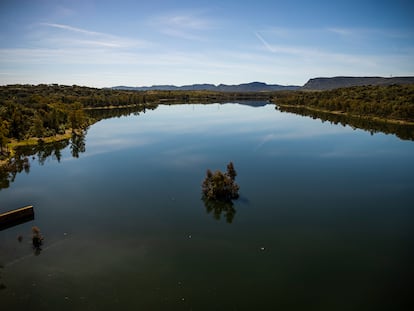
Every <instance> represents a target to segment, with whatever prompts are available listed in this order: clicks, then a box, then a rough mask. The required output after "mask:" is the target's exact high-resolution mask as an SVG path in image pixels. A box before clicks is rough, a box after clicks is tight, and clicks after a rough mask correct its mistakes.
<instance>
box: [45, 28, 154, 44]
mask: <svg viewBox="0 0 414 311" xmlns="http://www.w3.org/2000/svg"><path fill="white" fill-rule="evenodd" d="M40 25H41V26H45V27H48V28H54V29H58V30H61V31H65V32H66V34H65V35H62V34H61V33H58V34H55V33H48V34H47V36H46V38H43V40H45V41H47V42H50V41H52V42H53V43H54V46H57V47H59V45H62V46H65V47H67V46H76V47H82V46H84V47H87V48H90V47H96V48H102V47H105V48H127V47H135V48H136V47H138V48H143V47H148V46H150V45H151V43H150V42H148V41H145V40H138V39H130V38H124V37H120V36H115V35H112V34H107V33H102V32H97V31H91V30H88V29H83V28H78V27H73V26H70V25H65V24H56V23H40Z"/></svg>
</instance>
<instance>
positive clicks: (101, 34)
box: [40, 23, 107, 36]
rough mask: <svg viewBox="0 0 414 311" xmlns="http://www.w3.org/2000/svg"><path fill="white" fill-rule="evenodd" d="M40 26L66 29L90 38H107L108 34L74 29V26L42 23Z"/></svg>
mask: <svg viewBox="0 0 414 311" xmlns="http://www.w3.org/2000/svg"><path fill="white" fill-rule="evenodd" d="M40 25H42V26H47V27H52V28H58V29H64V30H68V31H72V32H78V33H82V34H84V35H90V36H107V35H106V34H104V33H101V32H95V31H90V30H86V29H82V28H77V27H72V26H69V25H64V24H54V23H40Z"/></svg>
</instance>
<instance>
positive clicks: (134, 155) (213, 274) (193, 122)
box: [0, 102, 414, 311]
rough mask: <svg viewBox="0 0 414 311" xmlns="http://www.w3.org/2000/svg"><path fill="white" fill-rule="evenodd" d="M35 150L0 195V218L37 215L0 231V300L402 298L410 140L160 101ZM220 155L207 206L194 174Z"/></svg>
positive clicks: (357, 305) (280, 303)
mask: <svg viewBox="0 0 414 311" xmlns="http://www.w3.org/2000/svg"><path fill="white" fill-rule="evenodd" d="M38 158H39V155H34V156H33V157H30V162H31V165H30V172H29V173H27V174H26V173H24V172H23V173H20V174H17V175H16V178H15V181H14V182H13V183H11V184H10V186H9V187H8V188H5V189H2V190H1V191H0V212H4V211H6V210H9V209H14V208H18V207H21V206H25V205H28V204H31V205H33V206H34V209H35V219H34V220H33V221H30V222H27V223H24V224H20V225H18V226H15V227H12V228H9V229H6V230H3V231H0V302H1V307H2V310H3V309H4V310H22V309H26V308H27V309H32V310H61V311H62V310H277V309H280V310H381V309H382V310H398V309H401V308H402V305H403V304H404V303H405V304H406V303H407V302H409V303H411V304H412V300H411V294H412V292H411V290H410V286H409V285H411V283H412V277H413V273H412V261H413V259H414V226H413V221H414V205H413V203H412V202H413V201H414V177H413V176H414V160H413V159H414V142H413V141H408V140H407V141H406V140H401V139H399V138H398V137H396V136H394V135H386V134H382V133H376V134H375V135H371V134H370V133H369V132H367V131H363V130H359V129H353V128H352V127H350V126H342V125H335V124H330V123H329V122H321V121H320V120H317V119H312V118H308V117H303V116H300V115H296V114H293V113H286V112H281V111H278V110H276V109H275V106H274V105H267V104H266V103H264V102H248V103H241V104H236V103H228V104H206V105H201V104H199V105H172V106H168V105H160V106H158V107H157V108H156V109H154V110H147V111H146V112H145V113H140V114H139V115H133V114H131V115H129V116H123V117H117V118H111V119H105V120H102V121H100V122H98V123H96V124H94V125H93V126H91V127H90V129H89V130H88V133H87V135H86V137H85V151H84V152H81V153H79V157H78V158H75V157H72V151H71V148H70V146H67V147H66V148H64V149H63V150H62V151H61V153H60V155H59V157H58V158H60V161H57V159H56V158H57V157H56V156H54V157H53V156H51V157H48V158H47V159H43V160H42V161H40V162H39V161H38ZM230 161H232V162H233V163H234V166H235V169H236V171H237V173H238V175H237V177H236V182H237V183H238V185H239V186H240V198H239V199H238V200H236V201H234V205H233V206H232V207H230V208H219V207H217V208H215V207H214V206H205V204H204V202H203V201H202V200H201V183H202V181H203V179H204V177H205V172H206V170H207V169H211V170H212V171H214V170H217V169H220V170H225V169H226V165H227V163H228V162H230ZM32 226H38V227H39V228H40V230H41V232H42V234H43V236H44V237H45V240H44V244H43V246H42V249H41V250H39V251H37V252H35V251H34V250H33V248H32V245H31V228H32ZM19 235H21V236H22V237H23V240H22V241H21V242H19V241H18V239H17V237H18V236H19Z"/></svg>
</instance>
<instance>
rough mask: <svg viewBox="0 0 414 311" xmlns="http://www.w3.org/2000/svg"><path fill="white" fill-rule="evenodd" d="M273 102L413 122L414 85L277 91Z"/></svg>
mask: <svg viewBox="0 0 414 311" xmlns="http://www.w3.org/2000/svg"><path fill="white" fill-rule="evenodd" d="M272 101H273V102H274V103H275V104H276V105H278V106H281V107H283V106H293V107H305V108H310V109H317V110H325V111H331V112H337V113H344V114H348V115H357V116H364V117H373V118H381V119H384V120H396V121H406V122H414V84H407V85H388V86H355V87H349V88H339V89H335V90H329V91H287V92H279V93H277V94H275V95H274V97H273V99H272Z"/></svg>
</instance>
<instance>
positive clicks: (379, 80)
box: [112, 77, 414, 92]
mask: <svg viewBox="0 0 414 311" xmlns="http://www.w3.org/2000/svg"><path fill="white" fill-rule="evenodd" d="M391 84H414V77H391V78H383V77H332V78H313V79H310V80H309V81H308V82H306V83H305V85H304V86H297V85H279V84H266V83H263V82H251V83H243V84H237V85H226V84H219V85H214V84H192V85H183V86H175V85H153V86H137V87H134V86H114V87H112V89H116V90H132V91H151V90H161V91H177V90H181V91H217V92H270V91H283V90H331V89H336V88H341V87H351V86H361V85H391Z"/></svg>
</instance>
